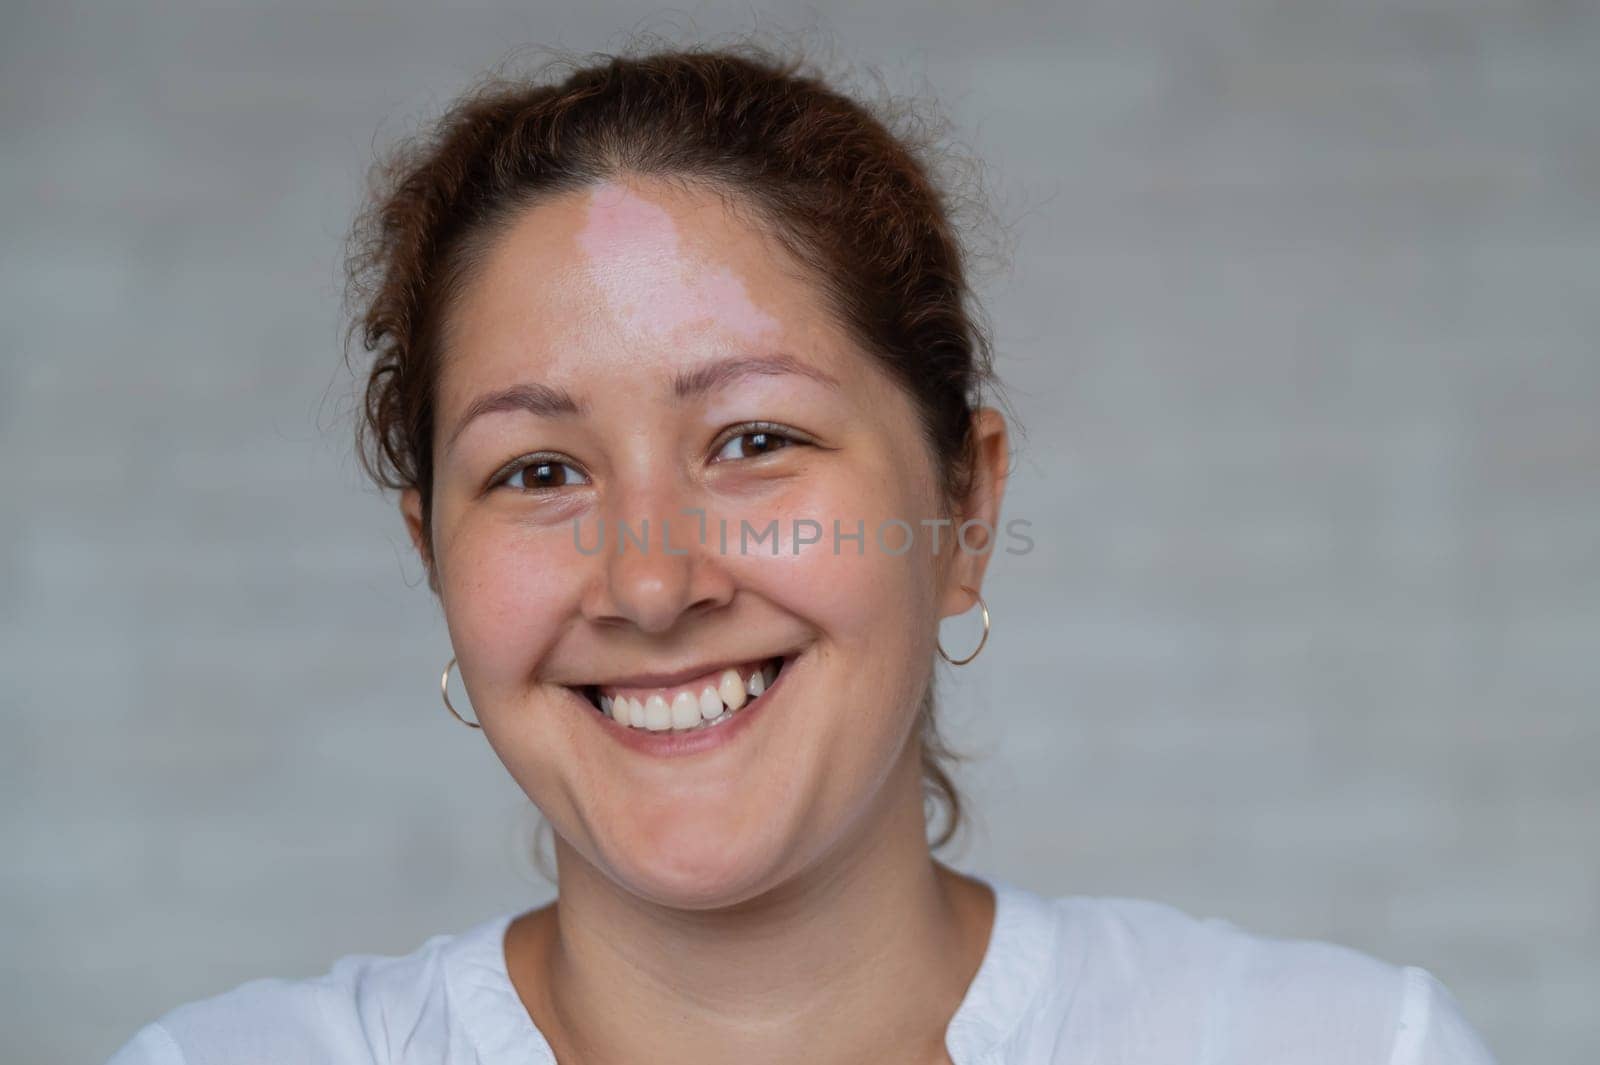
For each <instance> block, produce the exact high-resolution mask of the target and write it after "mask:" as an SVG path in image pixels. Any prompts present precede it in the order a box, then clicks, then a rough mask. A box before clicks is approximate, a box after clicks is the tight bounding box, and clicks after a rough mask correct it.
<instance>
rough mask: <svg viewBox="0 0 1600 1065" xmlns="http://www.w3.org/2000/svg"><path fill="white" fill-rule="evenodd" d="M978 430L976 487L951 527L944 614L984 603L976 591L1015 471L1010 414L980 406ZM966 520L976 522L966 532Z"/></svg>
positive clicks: (975, 426) (975, 416)
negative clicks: (1008, 422)
mask: <svg viewBox="0 0 1600 1065" xmlns="http://www.w3.org/2000/svg"><path fill="white" fill-rule="evenodd" d="M972 435H973V450H974V467H973V471H972V489H971V491H970V492H969V493H968V494H967V497H966V499H964V500H961V501H959V506H958V507H957V508H956V514H955V515H954V517H953V525H952V527H951V528H950V530H949V534H950V543H951V548H950V549H951V550H952V551H953V553H954V554H953V557H952V558H951V560H950V563H949V565H948V566H947V568H946V571H945V578H944V586H943V588H942V589H941V591H940V602H939V616H940V617H942V618H947V617H953V616H954V615H956V614H961V613H965V612H966V611H968V610H970V609H972V607H973V606H974V605H975V604H976V603H977V602H978V599H977V595H976V593H977V592H978V591H979V590H980V589H982V587H983V575H984V572H985V571H986V570H987V569H988V566H989V557H990V556H991V555H993V554H994V551H995V547H996V544H997V542H998V536H997V533H998V531H999V527H1000V505H1001V503H1003V502H1004V500H1005V494H1006V477H1007V475H1008V474H1009V473H1010V472H1011V448H1010V439H1009V437H1008V435H1007V433H1006V419H1005V415H1003V414H1001V413H1000V412H999V411H998V410H996V409H995V408H993V407H982V408H979V409H978V410H977V411H975V412H974V413H973V415H972ZM965 523H970V524H967V529H966V533H965V534H964V535H963V534H962V533H961V529H962V526H963V524H965ZM968 588H970V589H972V591H970V592H969V591H967V590H966V589H968Z"/></svg>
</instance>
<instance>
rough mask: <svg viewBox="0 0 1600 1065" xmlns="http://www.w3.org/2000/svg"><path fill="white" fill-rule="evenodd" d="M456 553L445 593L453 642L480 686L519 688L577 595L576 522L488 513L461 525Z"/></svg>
mask: <svg viewBox="0 0 1600 1065" xmlns="http://www.w3.org/2000/svg"><path fill="white" fill-rule="evenodd" d="M449 551H450V554H449V566H448V568H447V569H446V570H445V571H444V582H443V585H442V587H441V593H442V598H443V604H444V611H445V618H446V621H447V623H448V625H449V629H450V636H451V639H452V641H453V642H454V643H455V645H456V647H458V648H460V649H461V652H463V654H464V655H470V656H471V661H470V665H471V670H472V673H473V675H474V677H476V678H479V680H480V684H482V685H485V686H489V687H491V688H493V689H501V688H513V687H518V688H520V687H521V686H522V684H523V683H524V682H525V680H526V678H527V676H528V675H529V671H530V670H531V669H532V668H533V666H534V664H535V663H537V662H538V661H539V659H540V658H541V657H542V656H543V655H544V653H545V652H546V651H547V650H548V648H549V647H551V646H552V645H553V644H554V642H555V639H556V633H557V631H558V623H559V621H560V619H561V617H562V616H563V612H564V610H565V607H564V606H563V604H566V603H568V602H570V601H574V600H575V597H576V595H577V587H576V582H575V577H574V575H575V572H576V570H575V568H574V567H573V566H572V565H571V559H570V558H568V557H567V556H569V555H571V554H574V553H575V548H574V546H573V543H572V536H571V531H570V529H569V527H568V526H566V525H559V526H556V527H544V528H530V527H524V526H520V525H518V524H517V523H515V522H508V521H504V520H493V519H490V518H489V517H488V516H485V517H484V518H482V519H474V520H471V521H470V522H469V523H468V524H466V525H464V526H463V527H462V528H460V530H459V532H458V534H457V535H456V536H455V537H454V538H453V539H452V541H451V544H450V547H449ZM485 694H492V692H485Z"/></svg>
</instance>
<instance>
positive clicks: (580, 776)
mask: <svg viewBox="0 0 1600 1065" xmlns="http://www.w3.org/2000/svg"><path fill="white" fill-rule="evenodd" d="M752 360H762V361H759V362H758V361H752ZM497 396H498V397H499V398H498V399H494V397H497ZM486 400H488V402H486ZM753 422H754V423H763V424H762V425H757V426H751V425H749V424H748V423H753ZM765 423H770V424H765ZM763 429H764V430H765V431H766V435H765V436H763V435H761V434H762V430H763ZM434 455H435V473H434V477H435V481H434V497H433V511H432V523H433V527H432V534H433V560H432V561H433V565H434V569H435V577H436V579H437V582H438V589H439V594H440V597H441V600H442V603H443V607H444V613H445V617H446V621H447V623H448V626H449V630H450V638H451V642H452V645H453V647H454V649H455V652H456V654H457V657H458V659H459V662H460V670H461V675H462V678H463V682H464V684H465V686H466V688H467V691H468V694H469V696H470V699H471V705H472V707H473V709H474V711H475V712H476V714H477V716H478V719H479V721H480V722H481V723H482V725H483V730H484V734H485V735H486V736H487V737H488V739H489V742H490V743H491V744H492V745H493V747H494V749H495V751H496V752H497V753H498V755H499V756H500V758H501V759H502V760H503V761H504V763H505V764H506V766H507V767H508V769H509V770H510V771H511V773H512V775H513V776H514V777H515V778H516V780H517V782H518V783H519V784H520V785H521V786H522V788H523V790H524V791H526V792H527V794H528V796H529V797H530V798H531V799H532V800H533V802H534V803H535V804H536V805H537V806H538V807H539V808H540V809H541V810H542V811H543V813H544V814H545V816H546V817H547V818H548V819H549V820H550V821H551V823H552V825H553V826H554V828H555V829H556V831H557V832H558V833H560V835H561V836H562V838H563V840H564V841H565V842H566V843H567V844H568V845H569V846H570V847H572V848H573V849H575V850H576V851H577V852H578V853H579V854H581V855H582V856H583V857H584V858H585V859H586V860H587V861H589V862H591V863H593V864H594V865H595V866H596V867H597V868H599V869H601V870H603V871H604V872H605V873H606V874H607V875H608V876H609V877H610V878H611V879H612V880H614V881H615V882H617V883H619V884H621V885H623V886H624V887H626V888H627V889H628V890H630V891H632V892H633V893H635V894H638V895H640V896H643V897H645V898H649V899H653V900H655V901H657V902H660V903H663V904H669V905H675V906H681V907H709V906H715V905H724V904H731V903H733V902H736V901H739V900H742V899H744V898H747V897H750V896H752V895H754V894H757V893H759V892H761V891H763V890H767V889H769V888H771V887H773V886H775V885H776V884H778V883H780V882H782V880H783V879H785V878H786V877H788V876H791V875H794V874H796V873H798V872H799V871H800V870H801V869H802V868H804V867H805V865H806V863H807V862H810V861H815V860H817V859H818V857H819V856H821V855H823V854H825V853H827V852H828V850H829V849H830V847H832V846H833V845H834V844H836V843H838V842H839V841H840V840H842V839H843V838H845V836H846V834H847V833H849V832H851V831H852V830H854V829H856V828H857V827H858V826H859V823H860V822H861V818H862V816H863V815H865V814H867V813H868V812H869V811H871V810H874V809H877V808H878V806H879V805H881V804H880V803H879V798H880V792H881V791H882V789H883V787H884V785H885V781H886V780H889V779H890V777H891V773H892V772H893V771H894V770H895V768H896V767H904V766H905V765H906V764H907V762H906V759H907V758H912V759H914V758H915V754H916V750H915V737H914V735H913V725H914V722H915V716H916V711H917V708H918V705H919V702H920V700H921V698H922V696H923V694H924V692H925V690H926V685H927V684H928V682H929V679H930V671H931V668H932V659H933V654H934V643H933V641H934V639H935V636H936V633H937V622H938V619H939V617H941V616H943V615H947V614H953V613H956V612H958V611H961V610H964V609H966V608H967V607H968V606H969V605H970V603H971V602H972V600H971V598H970V597H969V596H966V595H965V594H964V593H962V592H961V591H960V590H959V585H961V584H966V585H969V586H972V587H976V586H977V584H978V581H979V580H980V579H981V572H982V563H983V560H984V558H983V556H980V555H976V554H972V553H967V554H962V553H959V552H957V551H956V550H954V549H953V547H952V544H951V542H950V541H951V540H952V536H951V534H950V533H951V530H950V529H949V528H948V527H946V528H944V529H943V530H942V531H943V536H942V537H941V544H940V550H939V552H938V553H935V552H934V550H933V548H932V546H931V534H932V530H931V529H930V528H929V527H926V526H922V525H920V524H919V522H921V521H922V519H925V518H927V519H932V518H935V517H936V516H939V515H940V514H941V513H942V511H941V509H940V504H939V499H938V495H937V488H936V485H937V482H936V479H935V468H934V465H933V460H932V456H931V454H930V453H929V452H928V450H927V449H926V446H925V444H924V442H923V437H922V434H921V431H920V429H919V425H918V421H917V417H916V411H915V408H914V406H913V403H912V401H911V399H910V398H909V397H908V396H906V395H905V394H903V393H902V392H901V391H900V390H899V389H898V388H896V387H895V385H894V384H893V383H892V381H891V380H890V379H889V378H888V377H887V376H886V375H885V373H884V372H883V371H882V370H880V369H879V368H878V367H877V366H876V365H875V363H874V362H873V361H872V360H871V359H870V358H869V357H868V356H867V355H866V354H865V353H863V352H862V351H861V350H860V349H858V348H857V347H856V346H855V345H854V344H852V343H851V341H850V340H849V339H847V337H846V336H845V334H844V333H843V332H842V331H841V329H840V328H839V327H838V326H837V325H836V324H835V323H834V321H833V320H832V318H831V317H830V315H829V314H828V313H827V312H826V311H825V309H824V306H823V303H822V297H821V295H820V293H819V292H818V291H817V290H816V289H815V288H814V287H813V286H812V285H811V284H809V283H808V282H806V281H805V280H803V279H802V277H801V275H800V274H799V272H798V270H797V269H796V267H795V266H794V265H793V262H792V260H791V259H789V258H787V257H786V256H785V254H784V253H783V252H782V251H781V249H780V248H779V247H778V246H777V245H776V244H775V243H773V242H771V241H770V240H769V239H768V238H766V237H765V236H764V235H762V234H761V233H760V231H758V230H756V229H754V228H752V227H751V226H750V225H749V224H748V223H747V222H745V221H744V220H743V219H741V218H740V217H739V216H737V215H734V214H730V213H729V212H728V211H727V209H726V208H725V207H724V205H723V203H722V201H721V200H720V199H719V198H718V197H716V196H715V195H712V194H709V193H697V192H688V191H685V190H683V189H681V188H679V187H676V186H671V185H666V184H662V183H657V182H650V181H645V180H629V181H627V182H621V183H608V184H603V185H598V186H595V187H592V188H589V189H586V190H583V191H579V192H572V193H566V194H562V195H560V196H559V197H556V198H552V199H549V200H546V201H543V202H541V203H540V204H538V205H537V206H534V207H531V208H529V209H527V210H526V211H525V212H523V213H522V214H521V215H519V216H517V218H516V220H515V222H514V223H513V224H512V225H511V226H510V227H509V228H507V229H506V230H505V231H504V232H503V233H501V234H500V235H499V236H498V237H497V238H496V242H495V243H494V244H493V245H492V246H491V247H490V249H489V250H488V252H487V254H486V256H485V257H484V258H483V260H482V261H481V263H480V264H479V266H478V267H477V268H476V269H475V270H474V271H473V273H472V275H471V279H470V280H469V281H468V283H467V285H466V287H465V288H464V290H463V292H462V293H461V294H460V296H459V298H458V300H457V302H456V304H455V306H454V309H453V312H452V315H451V320H450V323H449V329H448V332H447V339H446V345H445V361H444V365H443V368H442V371H441V377H440V381H439V390H438V417H437V419H436V429H435V437H434ZM997 505H998V504H997V500H996V506H997ZM403 506H404V509H405V512H406V514H407V517H408V521H409V523H410V526H411V530H412V534H413V537H414V538H416V539H417V542H418V545H419V547H420V546H421V540H420V538H419V534H420V531H421V529H420V524H419V523H420V508H419V500H418V497H417V494H416V493H415V492H407V493H406V494H405V499H404V501H403ZM696 511H702V512H703V519H702V517H701V515H700V514H697V513H696ZM985 517H986V518H987V519H988V520H990V521H991V522H992V521H993V520H994V518H995V515H994V514H993V513H989V514H986V515H985ZM805 519H810V521H812V522H815V523H816V524H815V525H814V526H813V525H808V524H807V523H806V520H805ZM893 519H899V520H900V521H902V522H904V523H906V524H907V525H909V526H910V528H911V529H912V530H914V531H915V533H916V538H915V540H914V542H913V543H912V546H911V547H910V549H909V550H904V551H902V550H901V549H902V545H903V544H904V543H905V537H906V530H905V529H904V528H898V527H896V526H894V525H893V524H890V525H889V526H888V527H887V528H885V529H884V531H883V537H882V541H881V543H880V540H879V537H878V535H877V532H878V530H879V529H880V527H882V526H883V525H884V523H885V522H892V520H893ZM835 521H837V522H838V524H839V528H840V532H841V534H842V536H841V538H840V539H839V540H838V541H837V544H838V546H837V548H836V547H835V543H836V541H835V539H834V537H833V529H834V523H835ZM664 522H665V523H666V525H665V530H666V532H665V537H666V538H665V539H664V534H663V528H664V527H663V523H664ZM624 523H625V524H626V525H627V526H628V530H629V532H630V533H631V536H628V537H623V536H619V533H620V532H621V529H620V526H621V525H623V524H624ZM645 523H648V525H647V528H648V540H647V543H646V546H645V547H643V548H641V547H640V539H641V538H640V535H639V534H640V530H641V528H643V527H645ZM773 523H775V526H774V525H773ZM858 523H860V525H861V526H862V527H864V531H865V536H864V537H862V538H861V539H860V540H857V539H846V538H845V537H850V536H853V534H854V533H855V532H856V531H857V528H858ZM746 526H748V529H746V528H745V527H746ZM723 529H726V539H725V541H724V537H723V534H722V530H723ZM702 530H703V532H702ZM602 536H603V539H602V538H601V537H602ZM758 537H759V538H758ZM813 539H815V541H816V542H807V541H809V540H813ZM978 539H979V540H980V541H981V537H980V538H978ZM969 542H970V541H969ZM619 543H620V545H621V546H620V549H619ZM597 544H599V545H601V549H600V550H596V546H597ZM778 658H782V659H783V660H784V666H783V671H782V674H781V675H780V677H779V681H778V683H777V686H776V687H774V688H773V690H772V691H771V692H770V693H763V695H762V697H761V698H760V699H758V700H755V701H753V702H750V703H749V704H748V705H746V706H745V707H742V708H740V709H738V710H736V711H735V712H733V713H732V714H730V715H729V716H727V717H726V718H724V719H722V720H720V721H718V722H717V723H715V724H710V723H708V724H705V725H702V727H701V728H699V729H697V730H695V731H694V732H678V731H675V730H673V729H668V730H658V729H654V728H652V727H651V725H652V724H654V725H656V726H659V725H660V723H661V720H660V719H661V713H662V706H661V705H659V704H658V705H655V706H653V707H652V706H651V705H650V704H651V700H650V698H649V695H650V694H652V693H654V694H658V695H660V696H662V698H661V703H662V704H665V705H666V708H667V712H668V713H673V712H676V713H678V714H679V716H678V717H677V718H675V719H674V720H676V721H677V723H678V725H680V726H681V725H684V724H685V723H686V722H687V721H688V720H689V719H688V718H687V717H684V716H682V715H683V714H684V713H685V712H686V711H687V704H686V703H685V702H684V701H683V700H681V699H678V698H677V696H678V695H682V694H684V689H685V684H684V683H676V682H677V681H686V680H687V679H688V678H690V677H691V676H693V677H696V678H705V677H707V676H708V675H709V676H710V678H711V683H698V682H690V683H688V685H687V687H688V692H689V694H690V695H691V696H694V699H693V701H694V702H695V704H696V705H697V706H701V705H703V707H704V717H703V718H702V720H703V721H707V722H709V721H711V720H712V719H713V716H714V713H715V714H722V713H724V712H725V709H724V708H725V705H726V702H733V701H736V696H731V695H730V696H729V697H728V699H727V700H726V702H725V703H724V704H723V705H718V704H717V703H716V702H715V701H714V699H712V697H711V696H708V695H706V693H705V690H704V689H705V688H706V687H713V688H714V693H713V694H719V695H720V694H723V692H722V690H721V689H717V688H715V682H716V681H717V679H718V678H719V677H720V676H721V667H724V666H728V665H733V664H740V663H745V664H749V663H754V664H756V665H757V666H759V664H760V663H762V662H766V661H768V660H772V659H778ZM745 672H753V670H749V669H747V670H745ZM669 681H671V682H674V683H666V682H669ZM658 682H661V683H658ZM597 685H604V686H606V687H603V688H601V689H600V691H599V692H596V691H595V690H594V688H593V687H592V686H597ZM607 693H613V694H622V695H628V693H631V696H630V697H629V698H628V700H627V702H625V703H624V705H623V708H622V709H621V710H618V709H617V703H616V702H614V701H611V700H610V698H609V696H608V702H610V703H611V706H612V713H613V714H619V715H620V716H621V717H622V719H623V721H625V722H632V721H633V720H635V718H633V717H632V716H630V715H631V714H632V713H635V712H636V711H634V710H633V708H632V705H631V704H632V702H633V701H634V700H635V699H636V700H637V701H638V703H639V706H640V711H642V712H643V715H644V716H643V717H642V718H640V719H639V720H640V721H641V724H642V727H639V728H635V727H633V725H632V724H624V723H623V722H619V721H618V720H615V719H614V718H613V717H610V716H607V715H606V713H604V712H603V711H602V710H601V709H599V708H597V707H596V705H595V704H594V703H592V702H591V701H590V696H591V695H598V694H607ZM702 697H703V698H702ZM652 715H653V716H652ZM671 744H678V745H679V748H678V749H669V745H671ZM697 744H698V745H699V746H695V745H697ZM918 808H919V809H920V800H919V802H918Z"/></svg>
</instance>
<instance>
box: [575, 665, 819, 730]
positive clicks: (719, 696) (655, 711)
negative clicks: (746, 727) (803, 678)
mask: <svg viewBox="0 0 1600 1065" xmlns="http://www.w3.org/2000/svg"><path fill="white" fill-rule="evenodd" d="M787 664H788V659H787V658H784V657H782V656H779V657H774V658H768V659H759V660H755V661H750V662H744V663H740V664H738V665H734V666H728V667H724V668H722V669H717V670H711V671H708V672H706V673H704V674H701V675H700V676H696V677H692V678H689V679H686V680H684V681H683V682H681V683H677V684H671V685H665V686H647V685H628V684H589V685H584V686H583V687H580V688H577V689H576V690H577V691H578V692H580V693H581V694H582V695H583V696H584V698H586V699H587V700H588V701H589V704H590V705H591V706H593V707H594V708H595V710H596V711H597V712H598V713H601V714H604V715H605V716H606V717H609V718H611V719H612V720H613V721H615V722H616V723H617V724H619V725H624V726H626V727H628V728H634V729H640V730H643V731H647V732H694V731H698V730H701V729H707V728H713V727H715V726H717V725H720V724H722V723H723V722H725V721H728V720H729V719H731V718H732V717H733V716H734V715H736V714H737V713H739V712H740V711H741V710H743V709H745V708H746V707H748V706H750V705H751V704H752V703H754V702H756V701H757V700H759V699H760V698H761V696H762V694H763V693H765V692H766V690H767V689H768V688H770V687H772V685H773V684H774V683H776V682H777V679H778V675H779V674H780V673H782V672H783V669H784V667H785V666H786V665H787Z"/></svg>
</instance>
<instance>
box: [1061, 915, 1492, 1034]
mask: <svg viewBox="0 0 1600 1065" xmlns="http://www.w3.org/2000/svg"><path fill="white" fill-rule="evenodd" d="M1048 905H1049V907H1050V908H1051V909H1052V910H1053V911H1054V914H1055V916H1056V924H1055V935H1054V944H1053V949H1054V950H1055V951H1056V952H1057V957H1058V959H1059V961H1058V979H1057V981H1056V983H1057V986H1056V987H1055V988H1053V989H1051V993H1052V995H1053V997H1054V1001H1055V1002H1056V1003H1057V1004H1058V1005H1059V1006H1060V1008H1061V1013H1060V1018H1061V1020H1062V1022H1063V1024H1073V1023H1082V1022H1084V1021H1085V1019H1087V1021H1088V1024H1089V1026H1090V1027H1092V1028H1095V1029H1097V1030H1099V1031H1100V1032H1102V1033H1107V1032H1111V1031H1113V1030H1117V1029H1119V1028H1120V1029H1121V1031H1122V1033H1123V1034H1122V1036H1120V1037H1119V1038H1122V1039H1123V1040H1125V1042H1124V1046H1140V1047H1142V1048H1144V1053H1145V1057H1143V1058H1142V1057H1140V1056H1139V1055H1138V1054H1132V1053H1130V1054H1128V1055H1126V1056H1125V1060H1127V1061H1129V1062H1136V1061H1141V1060H1150V1061H1157V1060H1168V1061H1196V1062H1230V1063H1246V1062H1272V1063H1274V1065H1323V1063H1326V1065H1334V1063H1336V1062H1337V1063H1339V1065H1346V1063H1351V1062H1373V1063H1384V1065H1443V1063H1445V1062H1450V1063H1453V1065H1493V1059H1492V1057H1491V1056H1490V1054H1489V1052H1488V1050H1487V1048H1486V1047H1485V1046H1484V1044H1483V1042H1482V1039H1481V1037H1479V1036H1478V1034H1477V1033H1476V1032H1475V1031H1474V1030H1473V1029H1472V1027H1471V1026H1470V1025H1469V1024H1468V1023H1467V1021H1466V1020H1465V1019H1464V1018H1463V1016H1462V1014H1461V1011H1460V1008H1459V1005H1458V1004H1457V1002H1456V1000H1455V999H1454V997H1453V996H1452V995H1451V994H1450V992H1449V991H1448V990H1447V989H1446V988H1445V987H1444V985H1443V984H1441V983H1440V982H1439V981H1438V980H1437V979H1436V978H1435V977H1434V976H1433V975H1432V974H1431V973H1430V972H1429V971H1428V970H1426V969H1423V968H1420V967H1418V966H1414V965H1396V964H1393V963H1390V962H1388V961H1384V960H1382V959H1380V958H1377V957H1375V956H1373V955H1371V954H1367V953H1364V952H1362V951H1359V950H1355V949H1353V948H1350V947H1346V946H1342V945H1339V944H1336V943H1332V942H1327V941H1323V940H1315V939H1304V938H1290V937H1279V936H1271V935H1263V934H1258V933H1255V932H1251V931H1248V930H1246V929H1243V928H1240V927H1239V926H1237V925H1235V924H1233V923H1232V922H1230V921H1227V920H1224V919H1222V918H1218V917H1198V916H1195V915H1193V914H1191V913H1189V912H1186V911H1184V910H1182V909H1179V908H1178V907H1176V906H1172V905H1169V904H1167V903H1163V902H1158V901H1155V900H1151V899H1134V898H1115V897H1086V896H1062V897H1058V898H1054V899H1050V900H1048ZM1050 997H1051V996H1050V995H1047V996H1046V998H1047V1000H1048V999H1049V998H1050ZM1059 1034H1060V1033H1059V1032H1058V1036H1059ZM1197 1048H1198V1049H1197Z"/></svg>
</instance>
